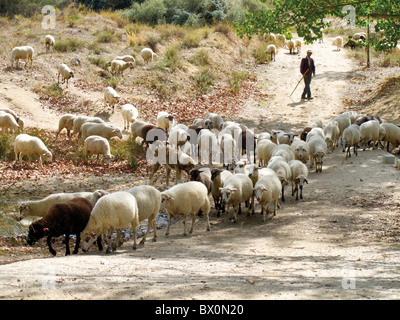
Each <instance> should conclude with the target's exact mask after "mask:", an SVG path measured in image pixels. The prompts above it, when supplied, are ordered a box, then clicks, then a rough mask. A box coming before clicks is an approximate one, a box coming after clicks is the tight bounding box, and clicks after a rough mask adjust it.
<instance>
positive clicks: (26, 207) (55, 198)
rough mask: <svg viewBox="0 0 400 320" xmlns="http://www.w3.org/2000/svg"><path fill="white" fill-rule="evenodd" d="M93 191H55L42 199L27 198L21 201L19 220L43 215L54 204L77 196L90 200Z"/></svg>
mask: <svg viewBox="0 0 400 320" xmlns="http://www.w3.org/2000/svg"><path fill="white" fill-rule="evenodd" d="M92 194H93V193H92V192H73V193H54V194H50V195H48V196H47V197H45V198H43V199H40V200H25V201H22V202H20V203H19V214H20V216H19V217H18V220H21V219H22V218H24V217H26V216H35V217H43V216H44V215H45V214H46V213H47V212H48V211H49V209H50V207H51V206H52V205H53V204H56V203H61V202H66V201H69V200H72V199H74V198H77V197H81V198H85V199H88V200H90V197H91V196H92Z"/></svg>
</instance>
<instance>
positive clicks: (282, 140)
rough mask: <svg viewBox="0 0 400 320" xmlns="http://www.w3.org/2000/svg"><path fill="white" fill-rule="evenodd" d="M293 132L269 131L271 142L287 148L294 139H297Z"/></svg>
mask: <svg viewBox="0 0 400 320" xmlns="http://www.w3.org/2000/svg"><path fill="white" fill-rule="evenodd" d="M297 136H298V134H295V133H294V132H293V131H289V132H285V131H283V130H271V138H270V139H271V141H272V142H275V143H277V144H288V145H289V146H290V145H291V144H292V142H293V141H294V137H297Z"/></svg>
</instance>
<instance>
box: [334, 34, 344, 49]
mask: <svg viewBox="0 0 400 320" xmlns="http://www.w3.org/2000/svg"><path fill="white" fill-rule="evenodd" d="M332 45H333V46H336V50H337V51H340V48H341V47H343V38H342V37H340V36H338V37H336V38H335V39H333V41H332Z"/></svg>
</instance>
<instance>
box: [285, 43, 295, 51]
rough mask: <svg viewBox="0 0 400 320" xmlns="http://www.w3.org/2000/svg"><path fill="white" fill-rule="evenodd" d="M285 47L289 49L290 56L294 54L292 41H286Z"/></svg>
mask: <svg viewBox="0 0 400 320" xmlns="http://www.w3.org/2000/svg"><path fill="white" fill-rule="evenodd" d="M286 47H287V48H288V49H289V52H290V54H292V53H294V41H293V40H288V41H287V42H286Z"/></svg>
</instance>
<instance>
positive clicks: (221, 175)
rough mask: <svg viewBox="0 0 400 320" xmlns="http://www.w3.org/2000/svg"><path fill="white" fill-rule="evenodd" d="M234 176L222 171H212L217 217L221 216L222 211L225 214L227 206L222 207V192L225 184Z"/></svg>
mask: <svg viewBox="0 0 400 320" xmlns="http://www.w3.org/2000/svg"><path fill="white" fill-rule="evenodd" d="M231 176H232V172H230V171H228V170H222V169H212V170H211V181H212V187H211V195H212V197H213V199H214V205H215V209H216V210H217V217H219V216H220V211H221V210H222V211H223V212H225V206H222V197H221V190H220V188H222V187H223V186H224V184H225V181H226V180H228V179H229V178H230V177H231Z"/></svg>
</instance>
